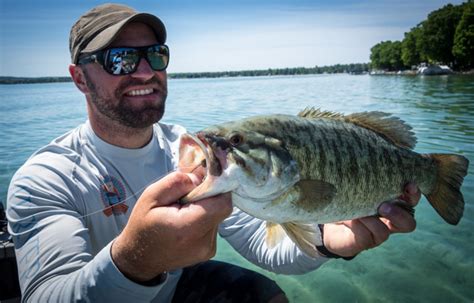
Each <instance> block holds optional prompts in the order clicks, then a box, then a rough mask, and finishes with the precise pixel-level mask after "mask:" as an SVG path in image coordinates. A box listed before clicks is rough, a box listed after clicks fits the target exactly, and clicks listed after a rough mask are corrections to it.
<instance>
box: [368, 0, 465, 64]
mask: <svg viewBox="0 0 474 303" xmlns="http://www.w3.org/2000/svg"><path fill="white" fill-rule="evenodd" d="M370 52H371V54H370V60H371V67H372V68H374V69H383V70H389V71H397V70H403V69H407V68H411V67H412V66H415V65H419V64H420V63H422V62H425V63H429V64H445V65H448V66H450V67H451V68H453V69H455V70H469V69H472V68H474V0H469V1H468V2H465V3H462V4H460V5H452V4H448V5H445V6H444V7H442V8H440V9H438V10H435V11H433V12H431V13H429V14H428V17H427V19H426V20H423V21H422V22H420V23H419V24H418V25H417V26H415V27H413V28H412V29H411V30H410V31H409V32H407V33H405V35H404V39H403V40H402V41H382V42H380V43H377V44H376V45H374V46H373V47H372V48H371V49H370Z"/></svg>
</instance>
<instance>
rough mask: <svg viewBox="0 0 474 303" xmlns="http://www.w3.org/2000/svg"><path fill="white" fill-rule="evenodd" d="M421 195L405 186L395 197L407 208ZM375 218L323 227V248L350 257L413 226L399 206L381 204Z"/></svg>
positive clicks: (409, 216) (412, 187) (410, 186)
mask: <svg viewBox="0 0 474 303" xmlns="http://www.w3.org/2000/svg"><path fill="white" fill-rule="evenodd" d="M420 198H421V193H420V191H419V189H418V188H417V186H416V185H415V184H413V183H409V184H407V185H406V186H405V190H404V194H403V195H402V196H400V197H399V199H400V200H403V201H404V202H406V203H407V204H409V205H411V206H415V205H416V204H418V201H419V200H420ZM379 214H380V217H378V216H371V217H365V218H360V219H356V220H348V221H342V222H337V223H331V224H324V239H323V241H324V245H325V246H326V248H327V249H328V250H329V251H330V252H332V253H334V254H336V255H339V256H343V257H352V256H355V255H356V254H358V253H360V252H361V251H363V250H366V249H370V248H373V247H376V246H379V245H380V244H382V243H383V242H385V241H386V240H387V239H388V237H389V236H390V234H392V233H407V232H411V231H413V230H414V229H415V227H416V221H415V218H414V217H413V216H412V215H411V214H410V213H408V212H407V211H406V210H404V209H403V208H402V207H399V206H397V205H394V204H390V203H383V204H382V205H381V206H380V208H379Z"/></svg>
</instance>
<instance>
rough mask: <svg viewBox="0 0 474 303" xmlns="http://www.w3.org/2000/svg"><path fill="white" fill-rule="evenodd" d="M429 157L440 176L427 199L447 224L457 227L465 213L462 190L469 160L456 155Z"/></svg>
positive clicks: (434, 155)
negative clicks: (435, 163)
mask: <svg viewBox="0 0 474 303" xmlns="http://www.w3.org/2000/svg"><path fill="white" fill-rule="evenodd" d="M429 157H431V158H432V159H434V160H435V161H436V162H437V164H438V176H437V181H436V184H435V186H434V188H433V190H432V191H431V192H430V193H429V194H427V195H426V198H427V199H428V201H429V202H430V203H431V205H432V206H433V208H434V209H435V210H436V211H437V212H438V214H440V216H441V217H442V218H443V219H444V220H445V221H446V222H448V223H449V224H453V225H456V224H458V223H459V220H461V218H462V214H463V212H464V198H463V196H462V193H461V190H460V189H461V185H462V182H463V180H464V177H465V176H466V174H467V167H468V165H469V160H468V159H467V158H465V157H463V156H460V155H454V154H429Z"/></svg>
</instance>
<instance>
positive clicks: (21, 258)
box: [7, 161, 164, 302]
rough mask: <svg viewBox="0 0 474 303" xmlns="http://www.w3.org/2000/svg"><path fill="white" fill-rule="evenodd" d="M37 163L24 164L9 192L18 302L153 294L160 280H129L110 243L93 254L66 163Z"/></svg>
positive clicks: (140, 298)
mask: <svg viewBox="0 0 474 303" xmlns="http://www.w3.org/2000/svg"><path fill="white" fill-rule="evenodd" d="M41 163H45V161H43V162H37V163H29V164H28V163H27V164H26V165H25V166H23V167H22V168H21V169H20V170H19V171H18V172H17V173H16V175H15V176H14V178H13V180H12V182H11V184H10V187H9V192H8V203H7V207H8V208H7V216H8V221H9V232H10V234H11V235H12V236H13V240H14V243H15V250H16V257H17V264H18V273H19V280H20V286H21V290H22V301H24V302H71V301H92V302H139V301H150V300H151V299H153V298H154V297H155V296H157V295H158V293H159V291H160V290H161V288H162V286H163V285H164V283H162V284H160V285H158V286H152V287H148V286H143V285H140V284H137V283H134V282H132V281H130V280H128V279H127V278H126V277H125V276H123V275H122V273H121V272H120V271H119V270H118V268H117V267H116V266H115V264H114V263H113V261H112V259H111V255H110V246H111V243H109V244H108V245H107V246H105V247H104V248H103V249H102V250H100V251H99V252H98V253H97V254H96V255H95V256H94V255H92V253H91V245H90V237H89V230H88V228H87V226H86V224H85V222H84V220H83V218H82V217H81V216H80V213H79V211H78V210H77V205H76V203H75V202H76V201H77V199H81V198H80V197H79V195H78V194H77V193H75V192H74V190H75V188H74V186H73V185H72V184H73V182H72V181H71V180H68V178H69V176H65V175H64V172H65V171H68V167H61V166H62V165H64V163H63V162H58V161H56V162H55V161H48V163H53V164H51V165H45V164H41ZM66 166H67V165H66ZM75 181H76V182H77V180H75Z"/></svg>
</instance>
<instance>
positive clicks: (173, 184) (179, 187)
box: [141, 172, 196, 208]
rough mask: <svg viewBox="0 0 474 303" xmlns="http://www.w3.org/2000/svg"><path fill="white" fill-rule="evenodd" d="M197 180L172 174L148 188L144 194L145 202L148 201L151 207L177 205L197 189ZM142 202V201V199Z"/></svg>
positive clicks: (178, 173) (181, 174)
mask: <svg viewBox="0 0 474 303" xmlns="http://www.w3.org/2000/svg"><path fill="white" fill-rule="evenodd" d="M194 182H196V180H194V179H192V178H190V176H189V175H188V174H185V173H180V172H172V173H170V174H168V175H167V176H165V177H163V178H162V179H160V180H159V181H157V182H155V183H153V184H151V185H150V186H148V187H147V188H146V189H145V191H144V192H143V195H142V197H143V198H144V199H143V200H145V201H148V202H149V203H151V204H150V208H151V207H157V206H164V205H169V204H172V203H175V202H176V201H178V199H179V198H181V197H183V196H184V195H186V194H187V193H189V192H190V191H191V190H192V189H193V188H195V187H196V185H195V184H194ZM141 200H142V199H141Z"/></svg>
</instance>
